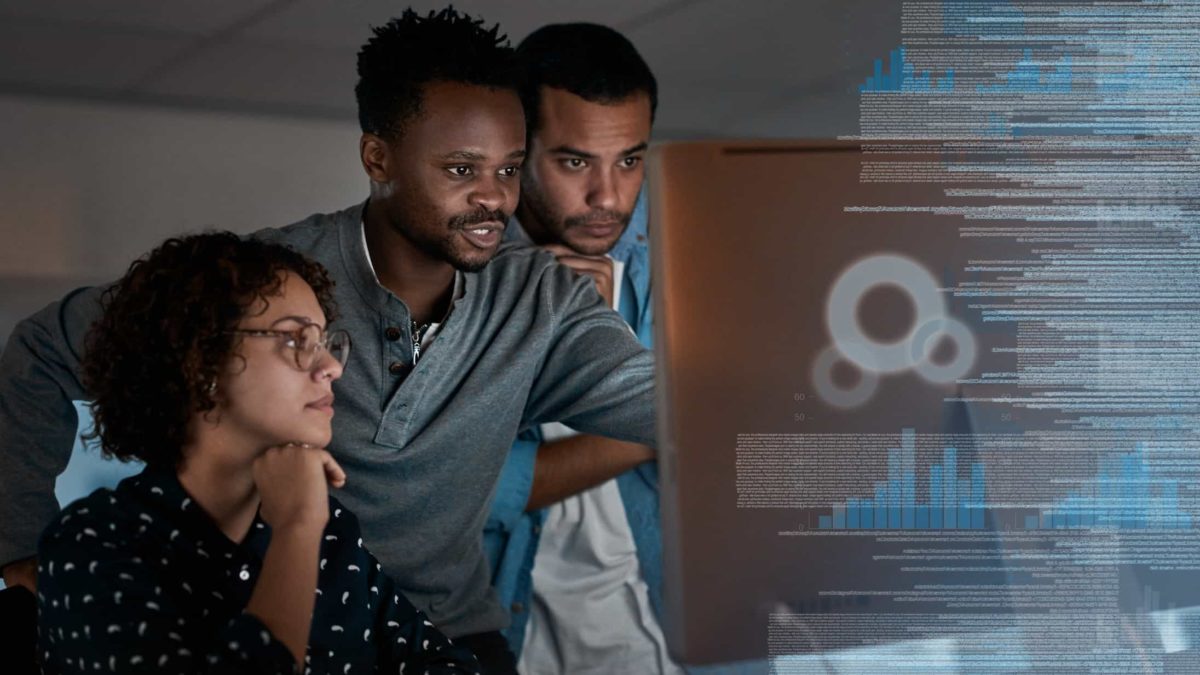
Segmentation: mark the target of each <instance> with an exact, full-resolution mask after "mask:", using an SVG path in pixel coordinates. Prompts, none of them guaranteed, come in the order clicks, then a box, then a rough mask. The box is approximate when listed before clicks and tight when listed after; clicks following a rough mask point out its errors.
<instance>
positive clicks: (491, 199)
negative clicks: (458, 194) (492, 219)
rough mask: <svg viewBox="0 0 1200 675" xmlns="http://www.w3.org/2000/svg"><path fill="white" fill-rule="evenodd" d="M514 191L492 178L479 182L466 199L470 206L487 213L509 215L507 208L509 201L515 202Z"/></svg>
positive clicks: (509, 186) (512, 188)
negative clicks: (497, 212) (493, 212)
mask: <svg viewBox="0 0 1200 675" xmlns="http://www.w3.org/2000/svg"><path fill="white" fill-rule="evenodd" d="M515 191H516V189H515V188H514V187H513V186H511V185H508V184H505V183H503V182H501V181H500V180H499V179H498V178H496V177H492V178H487V179H484V180H481V181H480V182H479V184H478V186H477V187H476V189H475V190H474V191H473V192H472V193H471V194H470V196H468V197H467V200H468V202H469V203H470V204H471V206H473V207H475V208H477V209H484V210H487V211H503V212H505V213H510V212H511V211H512V209H509V208H507V206H508V203H509V201H510V200H511V201H513V202H515V201H516V196H515Z"/></svg>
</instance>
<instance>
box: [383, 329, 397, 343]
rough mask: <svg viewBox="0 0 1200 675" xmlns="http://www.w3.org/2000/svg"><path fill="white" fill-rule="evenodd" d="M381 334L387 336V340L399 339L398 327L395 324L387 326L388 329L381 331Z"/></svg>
mask: <svg viewBox="0 0 1200 675" xmlns="http://www.w3.org/2000/svg"><path fill="white" fill-rule="evenodd" d="M383 336H384V337H385V338H387V339H388V341H389V342H395V341H396V340H399V339H400V329H399V328H396V327H395V326H388V329H387V330H385V331H383Z"/></svg>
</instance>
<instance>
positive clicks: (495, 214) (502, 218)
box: [450, 209, 509, 230]
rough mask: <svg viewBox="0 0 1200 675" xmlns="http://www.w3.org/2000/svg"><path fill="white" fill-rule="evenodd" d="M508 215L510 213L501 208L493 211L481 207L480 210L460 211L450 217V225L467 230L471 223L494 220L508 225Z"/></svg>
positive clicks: (476, 223)
mask: <svg viewBox="0 0 1200 675" xmlns="http://www.w3.org/2000/svg"><path fill="white" fill-rule="evenodd" d="M508 217H509V214H507V213H505V212H503V211H501V210H499V209H496V210H493V211H489V210H487V209H480V210H479V211H473V212H471V213H460V214H458V215H457V216H454V217H452V218H451V219H450V227H452V228H455V229H459V230H465V229H467V228H468V227H469V226H471V225H478V224H480V223H488V222H492V221H495V222H498V223H500V224H501V225H508Z"/></svg>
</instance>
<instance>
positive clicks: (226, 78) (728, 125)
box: [0, 0, 901, 138]
mask: <svg viewBox="0 0 1200 675" xmlns="http://www.w3.org/2000/svg"><path fill="white" fill-rule="evenodd" d="M407 6H408V3H404V2H401V3H396V2H382V1H381V0H337V1H335V0H204V1H203V2H196V1H194V0H187V1H185V0H122V1H120V2H113V1H112V0H0V95H17V96H39V97H53V98H66V99H87V100H99V101H107V102H114V103H127V104H135V105H150V106H160V107H162V106H165V107H171V108H185V109H198V110H216V111H225V112H234V113H246V114H263V115H271V116H287V117H299V118H314V119H327V120H344V121H346V122H347V123H352V122H353V121H354V119H355V114H354V98H353V86H354V82H355V74H354V60H355V54H356V52H357V50H358V47H359V46H360V45H361V44H362V43H363V42H364V41H365V40H366V38H367V36H368V35H369V27H370V26H372V25H378V24H381V23H383V22H385V21H386V20H387V19H388V18H389V17H390V16H393V15H396V14H399V13H400V12H401V11H402V10H403V8H405V7H407ZM441 6H442V4H441V3H431V2H416V3H413V7H414V8H415V9H417V10H418V11H424V10H429V9H434V8H440V7H441ZM455 6H456V7H457V8H458V9H460V10H462V11H465V12H468V13H470V14H472V15H475V16H481V17H483V18H485V19H486V20H487V21H488V22H495V21H498V22H500V24H501V27H502V31H503V32H506V33H507V34H508V36H509V37H510V38H511V39H512V41H513V43H514V44H516V43H517V42H519V41H520V39H521V38H523V37H524V36H525V35H527V34H528V33H529V32H530V31H532V30H533V29H535V28H536V27H538V26H540V25H543V24H546V23H554V22H562V21H593V22H598V23H604V24H607V25H610V26H613V27H615V28H617V29H618V30H620V31H621V32H623V33H624V34H625V35H627V36H628V37H629V38H630V39H631V40H632V41H633V42H634V43H635V44H636V45H637V47H638V49H639V51H641V53H642V55H643V56H644V57H645V58H646V60H647V62H649V64H650V66H651V68H652V69H653V70H654V72H655V74H656V76H657V77H658V80H659V86H660V99H661V103H660V110H659V117H658V123H657V128H656V136H657V137H659V138H686V137H710V136H749V137H763V136H831V135H837V134H849V133H855V132H856V130H857V105H858V99H857V94H856V86H857V84H858V83H860V82H861V81H862V80H863V78H864V77H865V76H866V75H867V74H869V72H870V69H871V63H872V61H873V60H874V59H875V58H877V57H879V56H882V55H884V54H886V53H887V51H888V50H889V49H891V48H893V47H895V46H896V45H897V44H898V43H899V41H900V7H901V3H900V2H895V1H894V0H741V1H739V0H605V2H602V3H601V2H594V1H584V0H519V1H516V2H508V3H503V4H500V3H495V2H486V1H485V0H465V1H462V2H457V3H455Z"/></svg>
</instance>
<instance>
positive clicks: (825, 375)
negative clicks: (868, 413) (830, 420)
mask: <svg viewBox="0 0 1200 675" xmlns="http://www.w3.org/2000/svg"><path fill="white" fill-rule="evenodd" d="M843 360H844V361H849V359H847V358H846V356H845V355H844V354H842V353H841V352H839V351H838V350H837V349H835V348H833V347H832V346H829V347H826V348H825V349H822V350H821V353H819V354H817V358H816V359H815V360H814V361H813V366H812V383H813V388H815V389H816V390H817V395H818V396H820V397H821V398H822V399H823V400H824V401H825V402H826V403H828V404H830V405H832V406H835V407H838V408H857V407H858V406H860V405H862V404H864V403H866V402H867V401H869V400H871V397H872V396H874V395H875V389H877V388H878V387H879V375H878V374H877V373H876V372H875V371H873V370H867V369H863V368H859V369H858V371H859V378H858V382H856V383H855V384H854V386H852V387H850V388H843V387H839V386H838V385H837V383H835V382H834V381H833V367H834V366H835V365H837V362H838V361H843Z"/></svg>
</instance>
